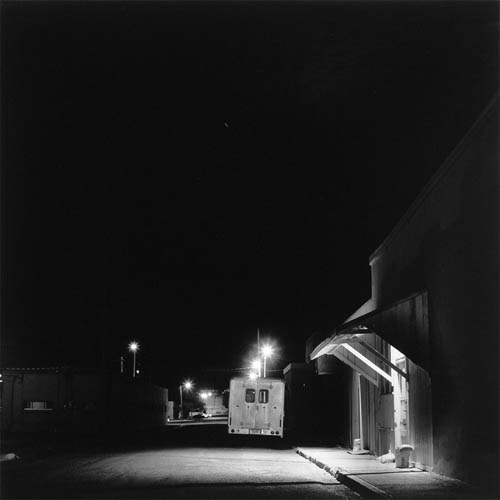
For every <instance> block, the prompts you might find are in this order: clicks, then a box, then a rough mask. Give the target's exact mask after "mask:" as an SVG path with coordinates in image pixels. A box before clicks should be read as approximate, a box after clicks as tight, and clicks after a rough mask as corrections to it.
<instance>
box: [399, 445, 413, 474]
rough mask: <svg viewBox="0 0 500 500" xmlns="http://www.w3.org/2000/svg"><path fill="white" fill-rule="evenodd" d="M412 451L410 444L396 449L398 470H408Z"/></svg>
mask: <svg viewBox="0 0 500 500" xmlns="http://www.w3.org/2000/svg"><path fill="white" fill-rule="evenodd" d="M413 449H414V448H413V446H412V445H410V444H402V445H401V446H398V447H397V448H396V467H397V468H398V469H408V468H409V467H410V453H411V452H412V451H413Z"/></svg>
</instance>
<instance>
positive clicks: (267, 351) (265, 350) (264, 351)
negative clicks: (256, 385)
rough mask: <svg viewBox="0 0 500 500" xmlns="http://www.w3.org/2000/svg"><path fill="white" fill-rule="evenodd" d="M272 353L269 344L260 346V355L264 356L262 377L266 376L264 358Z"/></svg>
mask: <svg viewBox="0 0 500 500" xmlns="http://www.w3.org/2000/svg"><path fill="white" fill-rule="evenodd" d="M272 355H273V348H272V346H270V345H269V344H266V345H265V346H263V347H262V357H263V358H264V378H266V360H267V358H270V357H271V356H272Z"/></svg>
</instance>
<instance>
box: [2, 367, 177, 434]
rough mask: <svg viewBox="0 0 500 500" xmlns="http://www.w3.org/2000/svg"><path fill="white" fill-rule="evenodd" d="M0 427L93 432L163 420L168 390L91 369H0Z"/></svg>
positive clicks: (140, 426)
mask: <svg viewBox="0 0 500 500" xmlns="http://www.w3.org/2000/svg"><path fill="white" fill-rule="evenodd" d="M1 372H2V384H1V389H0V391H1V393H0V398H1V415H0V417H1V419H0V423H1V429H2V431H6V432H31V431H33V432H35V431H42V432H45V431H58V432H59V431H61V432H64V431H71V432H96V431H100V430H105V429H114V428H118V429H119V428H142V427H149V426H154V425H164V424H165V423H166V422H167V402H168V390H167V389H165V388H163V387H158V386H156V385H153V384H150V383H148V382H145V381H143V380H141V379H132V378H128V377H125V376H123V375H120V374H115V373H111V372H103V371H96V370H83V369H71V368H67V367H52V368H3V369H1Z"/></svg>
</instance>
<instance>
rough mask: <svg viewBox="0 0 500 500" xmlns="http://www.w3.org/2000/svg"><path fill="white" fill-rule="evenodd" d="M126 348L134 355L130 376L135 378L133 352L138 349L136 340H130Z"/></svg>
mask: <svg viewBox="0 0 500 500" xmlns="http://www.w3.org/2000/svg"><path fill="white" fill-rule="evenodd" d="M128 350H129V351H131V352H132V354H133V355H134V363H133V370H132V377H134V378H135V353H136V352H137V351H138V350H139V344H138V343H137V342H130V344H129V345H128Z"/></svg>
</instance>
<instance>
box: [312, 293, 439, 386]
mask: <svg viewBox="0 0 500 500" xmlns="http://www.w3.org/2000/svg"><path fill="white" fill-rule="evenodd" d="M374 334H375V335H378V336H380V337H381V338H382V339H383V340H385V341H386V342H388V343H389V344H391V345H392V346H394V347H395V348H396V349H398V350H399V351H401V352H402V353H403V354H404V355H405V356H407V357H408V358H410V359H411V360H412V361H413V362H414V363H416V364H418V365H420V366H421V367H422V368H425V369H426V370H429V327H428V315H427V293H426V292H424V293H419V294H414V295H411V296H410V297H407V298H405V299H403V300H400V301H398V302H395V303H393V304H391V305H390V306H389V307H386V308H380V309H376V310H374V311H372V312H370V313H367V314H364V315H363V316H359V317H357V318H355V319H353V320H351V321H348V322H346V323H344V324H342V325H341V326H340V327H338V328H337V329H336V331H335V333H334V334H333V335H332V336H330V337H329V338H327V339H326V340H324V341H323V342H321V343H320V344H319V345H318V346H317V347H316V348H315V349H314V350H313V351H312V353H311V359H316V358H318V357H320V356H323V355H324V354H329V355H334V356H336V357H338V358H339V359H341V357H339V355H338V354H339V353H340V354H341V355H342V354H345V353H344V352H343V351H345V350H347V351H348V352H349V353H351V354H354V353H352V349H351V348H349V347H347V348H346V346H349V345H351V346H352V345H353V344H357V345H358V346H359V345H361V346H363V347H364V348H365V349H368V350H370V352H371V354H373V355H375V356H377V357H379V359H380V353H377V352H374V350H373V349H370V346H369V345H368V344H367V342H366V341H367V340H368V338H369V336H372V335H374ZM355 348H356V347H355ZM343 361H345V360H343ZM382 361H384V362H385V363H386V364H387V360H382ZM347 364H350V363H347ZM389 365H390V362H389ZM351 367H352V368H354V366H351ZM364 367H365V368H366V363H364ZM391 368H394V369H396V368H395V367H394V366H391ZM355 369H356V370H357V371H360V369H359V367H357V368H355ZM396 371H398V370H397V369H396ZM360 373H361V371H360ZM363 375H364V374H363ZM367 378H368V377H367ZM368 379H369V378H368Z"/></svg>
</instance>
